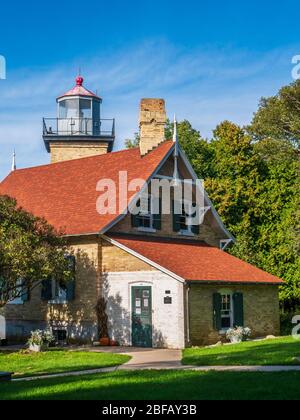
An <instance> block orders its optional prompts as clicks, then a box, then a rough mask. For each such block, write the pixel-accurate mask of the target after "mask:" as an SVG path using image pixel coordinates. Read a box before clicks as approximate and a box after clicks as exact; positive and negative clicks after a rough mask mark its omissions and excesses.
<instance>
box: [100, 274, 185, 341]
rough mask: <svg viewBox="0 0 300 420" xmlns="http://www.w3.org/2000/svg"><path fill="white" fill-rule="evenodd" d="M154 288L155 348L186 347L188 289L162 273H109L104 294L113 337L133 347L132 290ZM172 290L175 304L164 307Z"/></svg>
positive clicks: (153, 326) (153, 321)
mask: <svg viewBox="0 0 300 420" xmlns="http://www.w3.org/2000/svg"><path fill="white" fill-rule="evenodd" d="M133 286H151V288H152V332H153V334H152V340H153V347H168V348H184V345H185V341H184V297H183V290H184V286H183V284H182V283H180V282H179V281H177V280H175V279H174V278H172V277H170V276H168V275H166V274H164V273H161V272H160V271H152V272H149V271H139V272H108V273H106V274H105V279H104V293H105V296H106V298H107V301H108V306H107V308H108V315H109V329H110V334H111V337H112V338H113V339H115V340H117V341H119V342H120V343H121V344H122V345H131V344H132V343H131V288H132V287H133ZM166 290H170V291H171V295H170V296H171V297H172V304H171V305H168V304H164V297H165V296H166V294H165V291H166Z"/></svg>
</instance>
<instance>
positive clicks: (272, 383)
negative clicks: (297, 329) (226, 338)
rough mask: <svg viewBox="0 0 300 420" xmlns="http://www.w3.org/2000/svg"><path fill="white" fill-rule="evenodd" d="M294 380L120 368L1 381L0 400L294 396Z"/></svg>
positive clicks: (298, 377) (299, 392) (292, 376)
mask: <svg viewBox="0 0 300 420" xmlns="http://www.w3.org/2000/svg"><path fill="white" fill-rule="evenodd" d="M299 383H300V372H281V373H254V372H240V373H237V372H212V371H211V372H193V371H135V372H132V371H120V372H115V373H109V374H100V375H93V376H91V375H90V376H83V377H66V378H53V379H43V380H37V381H33V382H25V381H24V382H23V381H22V382H16V383H7V384H0V399H2V400H7V399H12V400H17V399H34V400H36V399H42V400H49V399H50V400H51V399H52V400H75V399H76V400H126V399H129V400H130V399H134V400H140V399H145V400H163V399H170V400H182V399H183V400H201V399H212V400H215V399H217V400H233V399H273V400H276V399H299V397H300V389H299ZM279 384H280V386H279Z"/></svg>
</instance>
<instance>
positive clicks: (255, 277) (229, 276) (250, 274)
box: [109, 234, 283, 285]
mask: <svg viewBox="0 0 300 420" xmlns="http://www.w3.org/2000/svg"><path fill="white" fill-rule="evenodd" d="M109 237H110V238H111V239H113V240H114V241H115V242H117V243H119V244H120V245H121V246H122V247H123V249H124V247H125V248H127V249H128V251H130V250H132V251H134V252H135V253H137V254H140V256H141V257H144V258H146V259H147V260H150V261H153V262H154V263H155V264H158V265H159V266H161V267H163V268H165V269H167V270H168V271H170V272H172V273H174V274H176V275H177V276H180V277H181V278H183V279H185V280H186V281H197V282H201V281H202V282H225V283H265V284H278V285H280V284H282V283H283V281H282V280H281V279H279V278H278V277H276V276H273V275H271V274H269V273H267V272H265V271H263V270H261V269H259V268H257V267H255V266H253V265H251V264H248V263H246V262H245V261H242V260H240V259H238V258H236V257H234V256H232V255H230V254H228V253H227V252H224V251H221V250H220V249H218V248H214V247H212V246H209V245H207V244H206V243H204V242H203V243H201V242H200V243H199V242H197V241H193V240H184V239H166V238H157V237H155V238H152V237H147V238H145V237H140V236H136V235H123V234H119V235H116V234H113V235H112V234H110V235H109Z"/></svg>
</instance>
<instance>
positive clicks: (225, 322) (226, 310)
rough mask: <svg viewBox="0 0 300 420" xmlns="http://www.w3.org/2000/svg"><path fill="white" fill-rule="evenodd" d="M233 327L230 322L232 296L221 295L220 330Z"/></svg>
mask: <svg viewBox="0 0 300 420" xmlns="http://www.w3.org/2000/svg"><path fill="white" fill-rule="evenodd" d="M232 326H233V321H232V296H231V295H230V294H222V295H221V329H222V330H226V329H228V328H231V327H232Z"/></svg>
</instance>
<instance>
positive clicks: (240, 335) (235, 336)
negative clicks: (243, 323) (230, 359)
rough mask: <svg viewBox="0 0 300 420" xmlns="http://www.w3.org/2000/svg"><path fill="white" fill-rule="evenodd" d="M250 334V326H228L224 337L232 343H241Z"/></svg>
mask: <svg viewBox="0 0 300 420" xmlns="http://www.w3.org/2000/svg"><path fill="white" fill-rule="evenodd" d="M250 335H251V330H250V328H243V327H235V328H230V329H229V330H228V331H227V333H226V337H227V339H228V340H229V341H230V342H231V343H232V344H237V343H241V342H242V341H245V340H246V339H247V338H248V337H250Z"/></svg>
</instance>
